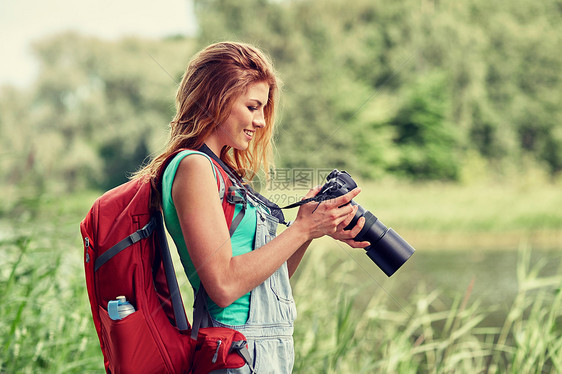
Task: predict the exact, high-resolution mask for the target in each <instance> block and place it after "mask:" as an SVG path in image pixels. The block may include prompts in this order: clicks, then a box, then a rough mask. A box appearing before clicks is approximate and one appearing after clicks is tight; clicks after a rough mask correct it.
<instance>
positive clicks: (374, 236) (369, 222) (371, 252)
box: [344, 201, 415, 277]
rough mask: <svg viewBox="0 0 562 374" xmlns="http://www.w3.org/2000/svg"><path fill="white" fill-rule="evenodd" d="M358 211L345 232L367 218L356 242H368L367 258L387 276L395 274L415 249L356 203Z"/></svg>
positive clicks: (353, 203) (356, 237)
mask: <svg viewBox="0 0 562 374" xmlns="http://www.w3.org/2000/svg"><path fill="white" fill-rule="evenodd" d="M351 204H352V205H357V206H358V209H357V212H356V213H355V216H354V217H353V220H352V221H351V222H350V224H349V225H348V226H347V227H346V228H345V229H344V230H351V229H352V228H353V227H354V226H355V225H356V224H357V221H358V220H359V218H361V217H365V224H364V225H363V228H362V229H361V231H360V232H359V234H357V235H356V236H355V238H354V240H356V241H368V242H369V243H371V245H370V246H368V247H367V248H365V250H366V251H367V256H369V258H370V259H371V260H373V262H374V263H375V264H377V266H378V267H379V268H380V269H381V270H382V271H383V272H384V273H385V274H386V275H387V276H389V277H390V276H391V275H392V274H394V273H395V272H396V271H397V270H398V269H399V268H400V267H401V266H402V265H403V264H404V263H405V262H406V261H408V259H409V258H410V257H411V256H412V254H413V253H414V251H415V250H414V248H413V247H412V246H411V245H410V244H408V242H406V241H405V240H404V239H402V237H401V236H400V235H398V233H397V232H396V231H394V230H392V229H390V228H387V227H386V226H385V225H384V224H383V223H382V222H381V220H379V219H378V218H377V217H375V216H374V215H373V214H372V213H371V212H369V211H368V210H365V209H364V208H363V207H361V206H360V205H358V204H357V203H355V202H353V201H352V202H351Z"/></svg>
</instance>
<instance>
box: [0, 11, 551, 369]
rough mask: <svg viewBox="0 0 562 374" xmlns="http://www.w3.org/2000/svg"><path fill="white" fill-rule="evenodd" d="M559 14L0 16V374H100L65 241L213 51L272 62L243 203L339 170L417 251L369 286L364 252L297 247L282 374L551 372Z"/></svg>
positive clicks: (134, 162)
mask: <svg viewBox="0 0 562 374" xmlns="http://www.w3.org/2000/svg"><path fill="white" fill-rule="evenodd" d="M561 15H562V2H560V1H559V0H545V1H541V2H535V1H532V0H512V1H505V0H500V1H495V2H489V1H484V0H471V1H437V0H404V1H396V2H383V1H373V0H357V1H353V2H345V1H342V0H236V1H234V0H193V1H182V0H165V1H159V2H149V1H135V2H133V1H129V0H122V1H107V0H102V1H96V2H93V1H81V2H71V1H69V0H54V1H49V2H38V1H36V0H35V1H33V0H22V1H17V2H16V1H15V0H4V1H3V2H2V3H1V4H0V39H1V40H2V50H3V53H2V55H3V56H2V59H1V60H0V64H1V67H2V69H1V70H0V134H1V137H0V263H1V264H2V266H1V267H0V268H1V269H0V295H1V297H0V298H1V299H2V305H1V306H0V336H1V341H0V344H1V345H2V346H1V348H0V351H1V352H2V353H1V354H0V372H22V371H23V372H36V371H47V372H83V371H88V370H91V371H100V369H102V358H101V353H100V351H99V344H98V341H97V337H96V335H95V331H94V328H93V325H92V323H91V317H90V314H89V309H88V308H89V305H88V301H87V297H86V293H85V289H84V282H83V269H82V263H81V261H82V259H81V254H82V245H81V238H80V235H79V232H78V224H79V222H80V220H81V219H82V218H83V217H84V216H85V214H86V212H87V210H88V209H89V207H90V206H91V204H92V203H93V201H94V199H95V198H96V197H97V196H99V195H100V194H101V193H102V192H103V191H105V190H107V189H109V188H112V187H114V186H117V185H118V184H120V183H123V182H125V181H126V180H127V178H128V177H129V176H130V175H131V173H133V172H134V171H136V170H137V169H138V168H139V166H140V165H142V164H143V162H146V160H147V159H148V158H149V157H151V156H152V155H154V154H156V153H158V152H159V151H160V150H161V148H162V147H163V145H164V143H165V141H166V139H167V131H168V124H169V122H170V120H171V118H172V116H173V114H174V95H175V90H176V88H177V84H178V83H179V81H180V80H181V77H182V74H183V72H184V70H185V68H186V66H187V64H188V62H189V60H190V58H191V56H192V55H193V54H194V53H195V52H196V51H198V50H200V49H201V48H203V47H205V46H206V45H208V44H210V43H212V42H217V41H222V40H235V41H243V42H249V43H252V44H255V45H256V46H258V47H260V48H261V49H263V50H264V51H266V52H267V53H268V54H269V55H270V56H271V57H272V59H273V61H274V64H275V67H276V69H277V70H278V73H279V76H280V78H281V80H282V81H283V90H282V97H281V102H280V104H281V105H280V106H279V108H280V110H279V113H278V120H277V126H278V127H277V132H276V144H277V147H276V153H275V161H276V168H277V169H276V170H277V171H279V172H278V173H277V175H275V174H274V177H273V178H274V179H273V181H274V182H275V180H276V179H275V178H278V179H277V181H278V182H279V183H271V182H266V183H262V185H261V186H259V187H260V189H261V192H262V193H263V194H265V195H266V196H268V197H270V198H271V199H272V200H274V201H276V202H278V203H279V204H280V205H284V204H285V203H289V202H291V201H289V200H291V199H293V200H294V199H299V198H300V197H302V196H303V195H304V194H305V193H306V191H307V189H308V188H310V187H312V186H313V185H316V184H321V183H322V182H323V181H322V180H321V179H319V178H317V176H318V175H320V172H325V171H326V170H328V171H329V170H331V169H332V168H338V169H340V170H341V169H345V170H347V171H349V172H350V173H351V175H352V176H353V177H354V178H355V179H356V180H357V181H358V182H359V184H360V185H361V186H362V188H363V192H362V193H361V195H360V196H359V197H358V199H357V201H358V202H359V203H360V204H361V205H362V206H364V207H365V208H367V209H369V210H371V211H372V212H373V213H374V214H375V215H376V216H378V217H379V218H380V219H381V220H382V221H383V222H384V223H385V224H386V225H388V226H392V227H393V228H394V229H395V230H396V231H398V232H399V233H400V234H401V235H402V236H403V237H404V238H405V239H406V240H407V241H409V242H410V244H412V245H413V246H414V247H415V248H416V249H417V251H416V253H415V254H414V256H413V257H412V258H411V259H410V260H409V261H408V263H407V264H406V265H404V267H403V268H402V269H401V270H400V271H399V272H398V273H397V274H396V275H394V276H393V277H392V278H390V279H387V278H386V276H384V274H383V273H382V272H381V271H380V270H379V269H378V268H376V266H375V265H374V264H373V263H371V262H370V261H369V260H368V258H367V257H366V256H365V255H364V254H363V253H362V251H357V250H350V249H349V248H344V247H343V246H342V245H339V244H337V243H335V242H333V241H331V240H321V241H318V242H317V243H315V244H314V245H313V246H312V248H311V250H310V251H309V254H308V255H307V257H306V258H305V261H304V263H303V265H302V267H301V269H300V271H299V272H298V273H297V275H296V276H295V278H294V279H293V285H294V288H295V297H296V299H297V306H298V307H299V313H300V314H299V320H298V322H297V325H298V326H297V331H296V333H295V341H296V344H297V346H298V347H299V350H298V352H297V362H296V366H295V372H303V373H305V372H307V373H308V372H319V373H324V372H334V373H336V372H350V373H357V372H374V371H376V372H389V373H392V372H453V371H456V372H475V371H481V372H538V373H541V372H560V371H562V338H561V336H562V317H561V312H560V310H562V304H561V297H562V296H561V288H562V278H561V276H560V275H559V274H560V273H561V270H562V269H561V259H562V211H561V209H560V208H559V207H560V206H562V193H561V192H560V191H561V187H562V178H561V171H562V126H561V121H562V106H561V105H560V102H561V99H562V75H561V72H562V54H561V53H560V51H561V50H562V22H560V21H561ZM303 171H304V174H306V175H309V176H310V179H306V180H304V181H303V180H302V179H300V180H298V176H302V175H303ZM279 178H282V179H283V180H282V182H283V183H281V181H280V179H279ZM289 215H291V213H289ZM177 270H178V269H177ZM178 273H179V272H178ZM178 276H179V277H181V276H183V275H182V274H178ZM182 284H183V285H184V287H186V288H185V290H186V291H185V295H184V298H185V299H189V297H190V295H189V287H188V285H187V283H186V281H185V280H183V281H182ZM186 306H189V302H188V301H186ZM525 365H528V366H525ZM517 368H519V369H517Z"/></svg>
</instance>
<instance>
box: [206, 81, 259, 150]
mask: <svg viewBox="0 0 562 374" xmlns="http://www.w3.org/2000/svg"><path fill="white" fill-rule="evenodd" d="M268 99H269V85H268V84H267V83H266V82H256V83H252V84H250V85H249V86H248V89H247V90H246V92H244V93H242V94H241V95H240V96H238V98H236V99H234V103H233V105H232V109H231V111H230V115H229V116H228V118H227V119H226V121H225V122H224V123H223V124H222V125H220V126H219V127H218V128H217V129H216V131H215V132H214V133H213V134H212V135H211V136H210V137H209V139H207V141H206V143H207V145H208V146H209V148H211V150H212V151H213V152H214V153H215V154H217V155H220V151H221V149H222V148H223V147H224V146H230V147H232V148H234V149H237V150H240V151H243V150H246V149H247V148H248V145H249V144H250V141H251V140H252V139H253V138H254V137H255V135H256V132H257V131H260V129H262V128H263V127H265V115H264V107H265V105H266V104H267V101H268Z"/></svg>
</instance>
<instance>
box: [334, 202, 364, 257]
mask: <svg viewBox="0 0 562 374" xmlns="http://www.w3.org/2000/svg"><path fill="white" fill-rule="evenodd" d="M357 209H359V206H357V205H356V206H354V207H353V212H352V213H351V214H350V215H349V216H348V217H347V218H346V219H345V220H344V221H343V222H342V223H340V224H339V225H338V228H337V230H336V232H335V233H333V234H332V235H330V236H331V237H332V238H334V239H337V240H340V241H342V242H344V243H347V244H348V245H349V246H350V247H353V248H365V247H368V246H369V245H370V244H371V243H369V242H358V241H355V240H354V239H353V238H355V237H356V236H357V234H359V232H360V231H361V229H363V225H364V224H365V217H361V218H359V219H358V220H357V223H356V224H355V227H353V228H352V229H351V230H344V228H345V227H347V226H348V225H349V224H350V223H351V221H352V220H353V217H355V214H356V213H357Z"/></svg>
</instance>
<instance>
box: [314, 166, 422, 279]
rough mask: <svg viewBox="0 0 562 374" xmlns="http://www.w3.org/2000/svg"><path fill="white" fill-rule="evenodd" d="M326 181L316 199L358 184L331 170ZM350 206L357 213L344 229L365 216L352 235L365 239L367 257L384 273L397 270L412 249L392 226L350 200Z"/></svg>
mask: <svg viewBox="0 0 562 374" xmlns="http://www.w3.org/2000/svg"><path fill="white" fill-rule="evenodd" d="M326 179H327V182H326V184H324V185H323V186H322V189H321V190H320V192H319V193H318V195H316V196H315V200H316V201H323V200H329V199H333V198H336V197H339V196H341V195H345V194H346V193H348V192H349V191H351V190H353V189H354V188H355V187H357V184H356V183H355V181H354V180H353V178H351V176H350V175H349V174H348V173H347V172H346V171H338V170H337V169H334V170H333V171H332V172H331V173H330V174H329V175H328V176H327V177H326ZM351 204H352V205H357V206H358V207H359V208H358V209H357V213H355V216H354V217H353V220H352V221H351V222H350V223H349V225H348V226H347V227H345V228H344V230H351V229H352V228H353V227H354V226H355V224H357V221H358V220H359V218H361V217H365V225H364V226H363V229H362V230H361V231H360V232H359V234H357V236H356V237H355V238H354V239H355V240H356V241H368V242H369V243H371V245H370V246H368V247H367V248H365V250H366V251H367V256H369V258H370V259H371V260H373V262H374V263H375V264H377V266H378V267H379V268H380V269H381V270H382V271H384V273H385V274H386V275H387V276H389V277H390V276H391V275H392V274H394V273H395V272H396V270H398V269H399V268H400V267H401V266H402V265H403V264H404V263H405V262H406V261H408V259H409V258H410V256H412V254H413V253H414V251H415V250H414V248H413V247H412V246H411V245H410V244H408V243H407V242H406V241H405V240H404V239H402V237H401V236H400V235H398V233H397V232H396V231H394V230H392V229H391V228H387V227H386V226H385V225H384V224H383V223H382V222H381V221H380V220H379V219H378V218H377V217H375V216H374V215H373V214H372V213H371V212H369V211H368V210H365V209H364V208H363V207H361V206H360V205H358V204H357V203H355V202H354V201H351Z"/></svg>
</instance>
